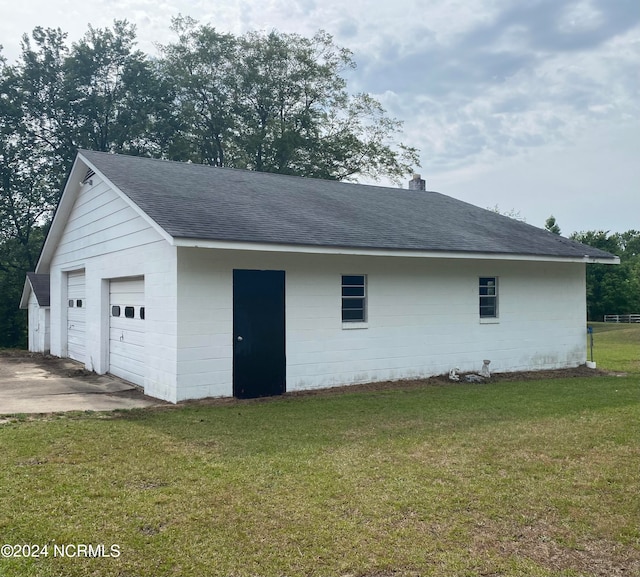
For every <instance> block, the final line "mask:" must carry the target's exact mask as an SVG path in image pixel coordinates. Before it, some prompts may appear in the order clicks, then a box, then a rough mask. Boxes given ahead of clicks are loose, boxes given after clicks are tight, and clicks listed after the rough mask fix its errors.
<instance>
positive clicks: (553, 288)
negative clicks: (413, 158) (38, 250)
mask: <svg viewBox="0 0 640 577" xmlns="http://www.w3.org/2000/svg"><path fill="white" fill-rule="evenodd" d="M591 262H599V263H612V264H613V263H616V262H618V259H617V257H614V256H613V255H610V254H608V253H606V252H603V251H600V250H597V249H594V248H591V247H588V246H584V245H581V244H579V243H576V242H573V241H570V240H568V239H565V238H562V237H559V236H556V235H553V234H551V233H549V232H547V231H545V230H541V229H537V228H535V227H532V226H530V225H527V224H525V223H522V222H518V221H516V220H513V219H510V218H507V217H504V216H501V215H499V214H495V213H493V212H491V211H487V210H483V209H480V208H478V207H475V206H472V205H469V204H467V203H463V202H460V201H458V200H455V199H453V198H450V197H447V196H445V195H442V194H439V193H435V192H428V191H425V190H424V181H422V180H420V179H419V177H415V178H414V180H413V181H412V182H411V184H410V189H409V190H407V189H393V188H383V187H375V186H363V185H356V184H347V183H338V182H333V181H322V180H314V179H306V178H298V177H290V176H282V175H276V174H266V173H257V172H250V171H241V170H233V169H223V168H216V167H210V166H201V165H193V164H188V163H177V162H168V161H162V160H152V159H146V158H140V157H132V156H122V155H112V154H106V153H97V152H88V151H81V152H79V154H78V156H77V158H76V161H75V163H74V166H73V169H72V171H71V173H70V176H69V179H68V181H67V184H66V186H65V189H64V192H63V195H62V198H61V200H60V204H59V206H58V209H57V211H56V214H55V217H54V220H53V224H52V226H51V230H50V232H49V235H48V237H47V239H46V242H45V245H44V248H43V251H42V255H41V258H40V261H39V263H38V266H37V270H36V273H37V274H38V275H49V279H50V311H51V318H50V348H51V353H52V354H54V355H57V356H62V357H71V358H74V359H77V360H79V361H81V362H83V363H84V364H85V366H86V367H87V368H88V369H90V370H94V371H96V372H98V373H106V372H109V373H112V374H114V375H118V376H120V377H122V378H125V379H127V380H129V381H131V382H133V383H136V384H138V385H140V386H141V387H143V388H144V390H145V392H146V393H147V394H149V395H152V396H155V397H159V398H161V399H166V400H168V401H172V402H177V401H180V400H184V399H193V398H203V397H209V396H231V395H235V396H238V397H252V396H261V395H270V394H279V393H282V392H284V391H293V390H301V389H310V388H319V387H330V386H335V385H343V384H351V383H361V382H368V381H379V380H388V379H402V378H413V377H420V376H429V375H434V374H442V373H445V372H447V371H449V369H451V368H452V367H458V368H460V370H462V371H477V370H479V369H480V367H481V366H482V360H483V359H491V368H492V369H493V370H496V371H517V370H535V369H549V368H561V367H573V366H577V365H579V364H582V363H584V362H585V360H586V348H585V266H586V264H587V263H591ZM32 330H34V329H32V328H31V327H30V331H32Z"/></svg>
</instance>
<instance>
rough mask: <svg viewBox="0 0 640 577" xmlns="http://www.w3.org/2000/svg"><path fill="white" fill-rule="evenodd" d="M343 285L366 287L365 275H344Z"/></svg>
mask: <svg viewBox="0 0 640 577" xmlns="http://www.w3.org/2000/svg"><path fill="white" fill-rule="evenodd" d="M342 284H343V285H357V286H363V285H364V275H363V274H358V275H342Z"/></svg>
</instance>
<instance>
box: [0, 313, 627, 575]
mask: <svg viewBox="0 0 640 577" xmlns="http://www.w3.org/2000/svg"><path fill="white" fill-rule="evenodd" d="M595 336H596V341H595V342H596V348H595V360H596V361H597V363H598V368H601V367H602V368H606V369H609V370H624V371H625V372H626V373H627V375H626V376H602V375H599V374H598V376H594V377H590V378H561V379H549V380H538V381H519V382H504V381H501V382H495V383H491V384H485V385H468V384H450V385H441V386H433V385H429V386H422V387H416V386H415V385H414V386H410V385H397V386H395V387H393V388H390V389H388V390H376V391H369V392H358V393H356V392H348V393H339V394H337V393H336V394H331V393H328V394H323V395H318V396H291V397H282V398H278V399H271V400H267V401H242V402H241V401H233V402H227V403H222V404H219V405H204V404H193V405H189V406H182V407H178V408H169V409H154V410H137V411H130V412H117V413H112V414H70V415H52V416H47V417H42V418H35V419H29V418H24V417H23V418H17V417H16V418H13V419H8V420H6V421H5V422H4V423H3V424H2V425H0V446H1V447H2V451H1V453H0V487H1V488H2V491H1V492H0V543H9V544H23V543H25V544H33V545H45V544H48V556H47V557H44V556H42V557H40V558H39V559H34V558H17V559H6V558H5V559H2V558H0V575H2V576H21V577H23V576H26V577H29V576H38V577H40V576H53V575H56V576H57V575H68V576H80V575H82V576H123V577H124V576H134V575H140V576H152V575H171V576H173V575H175V576H178V575H184V576H204V575H247V576H248V575H273V576H275V575H343V576H346V575H350V576H361V575H362V576H364V575H367V576H381V575H394V576H398V575H448V576H472V575H478V576H480V575H508V576H511V575H523V576H524V575H527V576H529V575H540V576H549V575H566V576H578V575H580V576H585V575H603V576H605V575H606V576H615V575H620V576H625V577H626V576H633V575H640V522H639V521H640V479H639V474H638V471H640V367H639V366H638V357H639V354H638V353H639V350H640V347H639V346H638V343H639V342H640V341H639V340H638V338H639V336H640V326H638V327H629V326H627V327H625V328H620V329H615V330H609V331H606V332H605V331H603V330H600V327H596V335H595ZM594 374H596V372H594ZM77 544H91V545H93V546H96V545H99V544H104V545H105V553H106V554H109V553H110V547H111V546H112V545H117V546H118V551H119V556H118V557H114V558H112V557H104V558H62V557H60V556H59V551H58V554H57V556H56V555H54V545H57V546H58V547H60V546H62V545H64V546H68V545H72V546H73V545H77ZM66 550H67V551H68V552H71V553H73V552H74V550H77V547H71V548H69V547H67V549H66Z"/></svg>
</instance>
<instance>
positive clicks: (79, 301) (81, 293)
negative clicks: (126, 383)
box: [67, 271, 87, 362]
mask: <svg viewBox="0 0 640 577" xmlns="http://www.w3.org/2000/svg"><path fill="white" fill-rule="evenodd" d="M85 294H86V291H85V279H84V271H77V272H70V273H69V274H68V275H67V299H68V300H67V355H68V356H69V357H70V358H72V359H75V360H76V361H81V362H85V341H86V339H85V325H86V316H87V314H86V310H87V301H86V300H85Z"/></svg>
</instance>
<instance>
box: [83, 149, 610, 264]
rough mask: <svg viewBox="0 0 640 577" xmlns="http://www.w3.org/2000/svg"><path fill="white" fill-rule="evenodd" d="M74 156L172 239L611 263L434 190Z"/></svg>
mask: <svg viewBox="0 0 640 577" xmlns="http://www.w3.org/2000/svg"><path fill="white" fill-rule="evenodd" d="M80 154H81V155H82V156H83V157H85V158H86V159H87V160H88V161H89V162H90V163H91V164H92V165H93V166H94V167H95V168H96V169H97V170H98V171H100V172H101V173H102V174H104V175H105V176H106V177H107V178H108V179H109V180H110V181H111V182H112V183H113V184H114V185H116V186H117V187H118V188H119V189H120V190H121V191H122V192H123V193H124V194H126V195H127V196H128V197H129V198H130V199H131V200H132V201H133V202H134V203H135V204H136V205H138V206H139V207H140V208H141V209H142V210H143V211H144V212H145V213H147V215H149V216H150V217H151V218H152V219H153V220H154V221H155V222H156V223H157V224H158V225H160V226H161V227H162V228H163V229H164V230H165V231H166V232H167V233H169V234H170V235H171V236H173V237H174V238H188V239H201V240H217V241H234V242H250V243H277V244H287V245H303V246H304V245H306V246H318V247H342V248H366V249H391V250H416V251H452V252H465V253H488V254H502V255H531V256H551V257H574V258H575V257H577V258H582V257H585V256H588V257H591V258H604V259H612V260H613V259H615V257H614V256H613V255H610V254H609V253H606V252H604V251H601V250H598V249H596V248H592V247H589V246H585V245H582V244H580V243H577V242H574V241H571V240H568V239H566V238H563V237H560V236H557V235H554V234H552V233H550V232H548V231H546V230H543V229H539V228H536V227H533V226H531V225H528V224H526V223H523V222H520V221H517V220H514V219H512V218H508V217H505V216H502V215H500V214H497V213H494V212H492V211H489V210H485V209H482V208H479V207H477V206H474V205H471V204H468V203H466V202H462V201H460V200H456V199H454V198H451V197H449V196H445V195H443V194H439V193H437V192H425V191H419V190H407V189H399V188H388V187H381V186H367V185H360V184H350V183H343V182H336V181H330V180H319V179H311V178H301V177H295V176H284V175H280V174H271V173H264V172H253V171H248V170H237V169H229V168H217V167H212V166H205V165H198V164H190V163H183V162H170V161H165V160H155V159H149V158H142V157H136V156H124V155H115V154H108V153H103V152H90V151H84V150H82V151H80Z"/></svg>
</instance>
